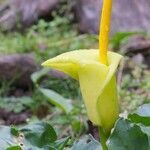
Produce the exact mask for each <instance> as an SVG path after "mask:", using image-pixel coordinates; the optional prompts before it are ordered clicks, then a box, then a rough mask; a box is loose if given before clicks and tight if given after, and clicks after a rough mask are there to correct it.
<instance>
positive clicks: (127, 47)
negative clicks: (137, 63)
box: [120, 35, 150, 55]
mask: <svg viewBox="0 0 150 150" xmlns="http://www.w3.org/2000/svg"><path fill="white" fill-rule="evenodd" d="M120 49H121V51H123V52H124V53H126V54H128V55H133V54H138V53H142V54H144V55H145V54H146V55H147V54H150V39H148V38H145V37H144V36H142V35H133V36H131V37H129V38H128V39H127V40H126V41H124V42H123V43H122V44H121V45H120Z"/></svg>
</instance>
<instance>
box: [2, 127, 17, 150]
mask: <svg viewBox="0 0 150 150" xmlns="http://www.w3.org/2000/svg"><path fill="white" fill-rule="evenodd" d="M14 145H18V143H17V138H16V137H15V136H13V135H12V134H11V128H10V127H5V126H0V150H5V149H7V148H9V147H11V146H14Z"/></svg>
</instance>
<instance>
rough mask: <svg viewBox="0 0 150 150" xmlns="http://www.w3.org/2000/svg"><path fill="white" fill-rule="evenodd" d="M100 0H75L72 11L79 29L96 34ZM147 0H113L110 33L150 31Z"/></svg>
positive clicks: (149, 3)
mask: <svg viewBox="0 0 150 150" xmlns="http://www.w3.org/2000/svg"><path fill="white" fill-rule="evenodd" d="M101 8H102V0H76V2H75V4H74V9H73V10H74V13H75V16H76V20H77V21H78V25H79V29H80V31H81V32H84V33H94V34H97V33H98V30H99V19H100V12H101ZM149 8H150V1H149V0H140V1H132V0H113V11H112V27H111V28H112V29H111V35H114V34H115V33H116V32H135V31H145V32H146V31H150V13H149Z"/></svg>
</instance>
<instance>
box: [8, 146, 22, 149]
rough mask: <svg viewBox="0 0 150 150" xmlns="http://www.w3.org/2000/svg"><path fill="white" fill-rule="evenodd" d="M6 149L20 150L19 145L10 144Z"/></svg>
mask: <svg viewBox="0 0 150 150" xmlns="http://www.w3.org/2000/svg"><path fill="white" fill-rule="evenodd" d="M6 150H22V149H21V147H20V146H11V147H9V148H7V149H6Z"/></svg>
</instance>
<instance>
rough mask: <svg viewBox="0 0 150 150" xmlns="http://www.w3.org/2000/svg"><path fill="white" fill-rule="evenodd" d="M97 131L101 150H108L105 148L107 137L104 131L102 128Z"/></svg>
mask: <svg viewBox="0 0 150 150" xmlns="http://www.w3.org/2000/svg"><path fill="white" fill-rule="evenodd" d="M98 131H99V137H100V143H101V145H102V149H103V150H108V148H107V146H106V141H107V135H106V134H105V132H104V130H103V128H102V127H100V126H99V127H98Z"/></svg>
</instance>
